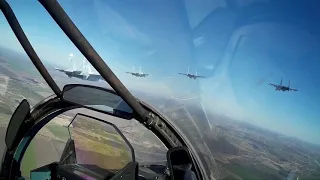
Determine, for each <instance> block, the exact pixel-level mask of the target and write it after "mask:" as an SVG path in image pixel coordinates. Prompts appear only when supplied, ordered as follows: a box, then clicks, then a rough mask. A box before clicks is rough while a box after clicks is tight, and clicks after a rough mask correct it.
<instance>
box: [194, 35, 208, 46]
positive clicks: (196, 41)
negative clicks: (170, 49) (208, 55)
mask: <svg viewBox="0 0 320 180" xmlns="http://www.w3.org/2000/svg"><path fill="white" fill-rule="evenodd" d="M204 42H205V39H204V37H203V36H201V37H198V38H196V39H194V40H193V43H194V45H195V46H196V47H198V46H200V45H201V44H203V43H204Z"/></svg>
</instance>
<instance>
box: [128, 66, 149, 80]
mask: <svg viewBox="0 0 320 180" xmlns="http://www.w3.org/2000/svg"><path fill="white" fill-rule="evenodd" d="M132 68H133V69H132V72H126V73H128V74H131V75H132V76H136V77H146V76H148V75H149V74H145V73H143V72H142V70H141V67H140V70H139V72H135V70H134V66H133V67H132Z"/></svg>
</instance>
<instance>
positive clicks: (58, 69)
mask: <svg viewBox="0 0 320 180" xmlns="http://www.w3.org/2000/svg"><path fill="white" fill-rule="evenodd" d="M54 69H55V70H56V71H60V72H68V71H66V70H63V69H60V68H54Z"/></svg>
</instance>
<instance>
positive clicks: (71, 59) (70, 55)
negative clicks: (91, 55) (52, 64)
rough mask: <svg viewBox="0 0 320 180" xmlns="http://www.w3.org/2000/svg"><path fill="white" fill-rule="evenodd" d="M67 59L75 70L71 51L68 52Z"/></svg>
mask: <svg viewBox="0 0 320 180" xmlns="http://www.w3.org/2000/svg"><path fill="white" fill-rule="evenodd" d="M69 61H70V63H71V66H72V70H73V71H75V70H76V65H75V64H74V62H73V54H72V53H70V54H69Z"/></svg>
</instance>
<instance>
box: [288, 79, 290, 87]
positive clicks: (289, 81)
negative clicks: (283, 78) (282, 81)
mask: <svg viewBox="0 0 320 180" xmlns="http://www.w3.org/2000/svg"><path fill="white" fill-rule="evenodd" d="M288 88H290V80H289V85H288Z"/></svg>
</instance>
